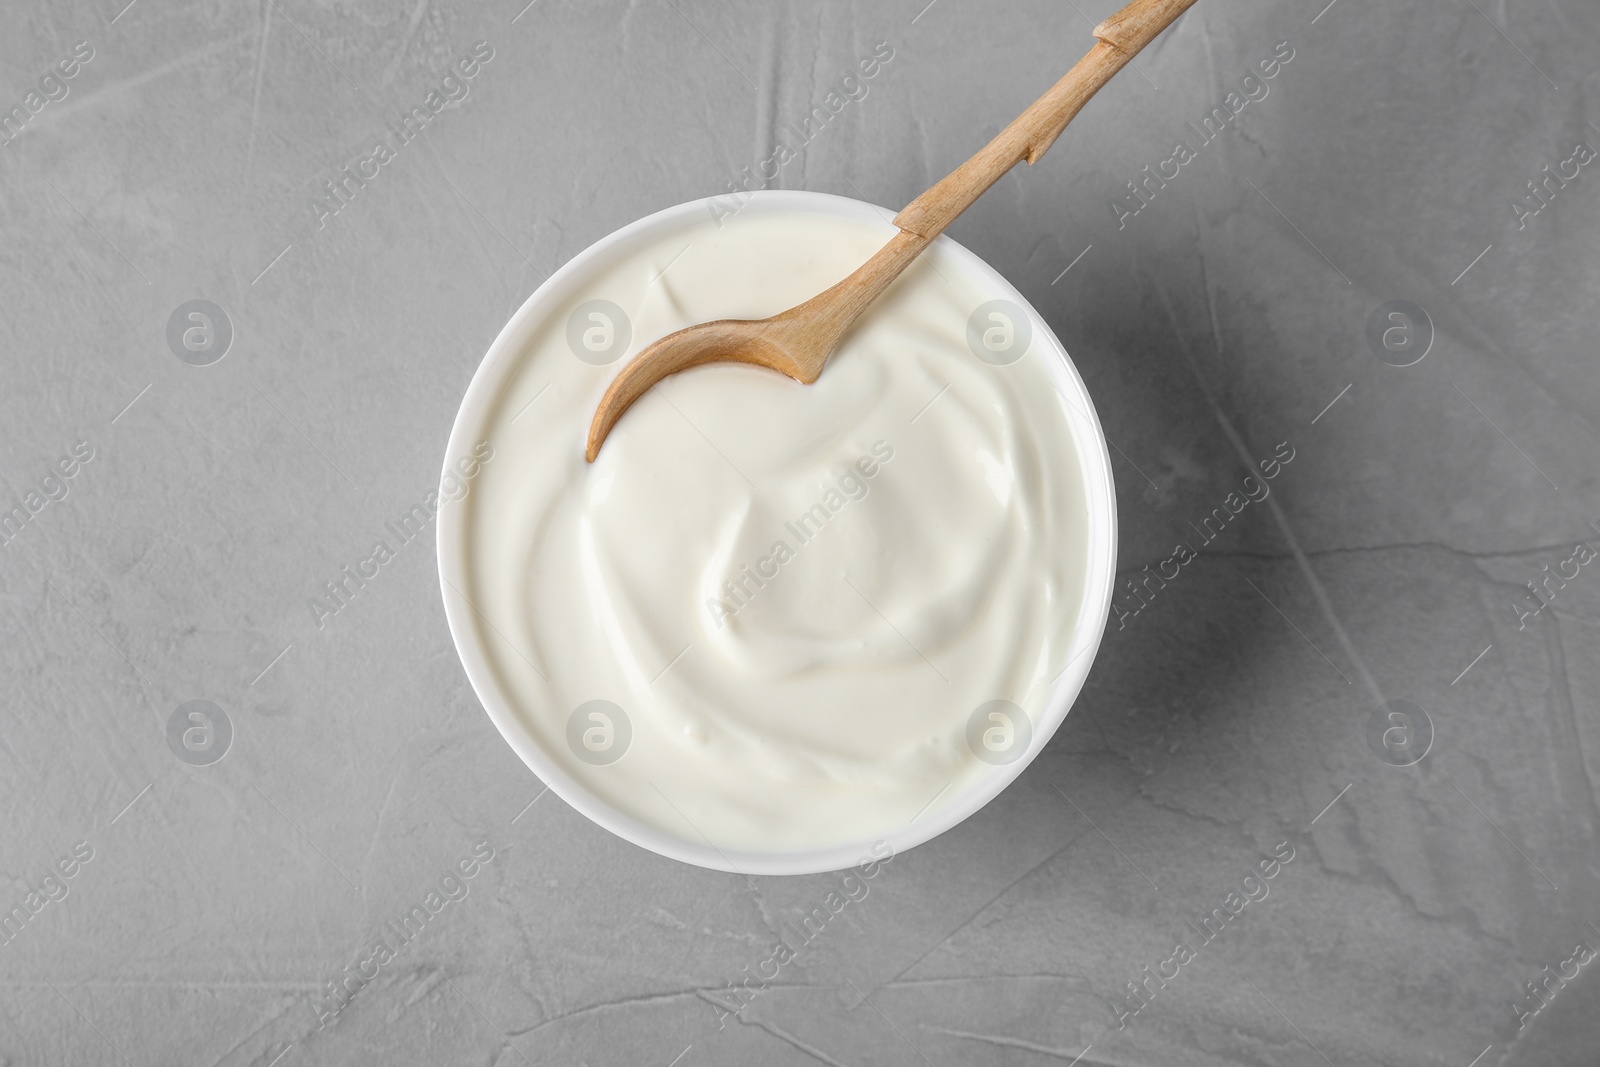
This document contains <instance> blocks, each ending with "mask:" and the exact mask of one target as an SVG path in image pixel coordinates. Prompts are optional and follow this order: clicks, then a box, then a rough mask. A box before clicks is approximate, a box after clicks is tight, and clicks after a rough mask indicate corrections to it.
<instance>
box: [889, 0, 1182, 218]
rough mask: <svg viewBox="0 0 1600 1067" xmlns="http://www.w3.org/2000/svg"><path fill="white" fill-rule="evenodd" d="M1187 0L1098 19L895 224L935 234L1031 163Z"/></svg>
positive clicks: (1138, 5)
mask: <svg viewBox="0 0 1600 1067" xmlns="http://www.w3.org/2000/svg"><path fill="white" fill-rule="evenodd" d="M1194 2H1195V0H1133V2H1132V3H1130V4H1129V5H1128V6H1127V7H1124V8H1123V9H1122V10H1121V11H1118V12H1117V13H1116V14H1115V15H1112V16H1111V17H1110V18H1108V19H1106V20H1105V21H1104V22H1102V23H1100V25H1098V26H1096V27H1095V28H1094V35H1095V37H1096V38H1098V41H1097V43H1096V44H1095V46H1094V47H1093V48H1092V49H1090V50H1089V54H1088V55H1086V56H1084V57H1083V58H1082V59H1080V60H1079V61H1078V63H1077V65H1076V66H1074V67H1073V68H1072V69H1071V70H1069V71H1067V73H1066V75H1065V76H1064V77H1062V79H1061V80H1060V81H1058V82H1056V84H1055V85H1054V86H1052V87H1051V88H1050V90H1049V91H1048V92H1046V93H1045V94H1044V95H1043V96H1041V97H1040V98H1039V99H1038V100H1036V101H1034V102H1033V104H1032V105H1030V106H1029V108H1028V109H1027V110H1026V111H1024V112H1023V113H1022V114H1020V115H1018V116H1017V118H1016V120H1015V121H1013V122H1012V123H1011V125H1009V126H1007V127H1006V128H1005V129H1003V130H1001V131H1000V133H999V134H998V135H996V136H995V139H994V140H992V141H990V142H989V143H988V144H987V145H985V146H984V147H983V148H981V149H979V150H978V153H977V154H976V155H974V156H973V157H972V158H971V159H969V160H967V161H966V162H965V163H963V164H961V166H959V167H957V168H956V169H955V170H953V171H951V172H950V174H949V175H947V176H946V177H945V178H943V179H941V180H940V181H939V182H938V184H936V185H934V186H933V188H931V189H929V190H928V191H927V192H925V193H923V194H922V195H921V196H919V197H917V198H916V199H915V200H913V201H912V202H911V203H910V204H908V205H907V206H906V209H905V210H904V211H902V212H900V214H899V215H897V216H896V217H895V220H894V224H895V225H896V226H898V227H900V229H902V230H905V231H907V232H909V233H914V234H917V235H918V236H919V237H923V238H925V239H927V240H930V241H931V240H932V239H933V238H935V237H937V236H939V234H941V233H943V232H944V229H945V227H946V226H949V225H950V224H951V223H952V222H954V221H955V219H956V216H958V215H960V214H961V213H962V212H963V211H965V210H967V208H969V207H971V206H972V203H973V201H975V200H977V199H978V197H980V196H982V195H983V194H984V193H985V192H986V191H988V189H989V187H990V186H991V185H993V184H994V183H995V182H997V181H999V180H1000V179H1001V178H1002V177H1004V176H1005V174H1006V172H1007V171H1009V170H1010V169H1011V168H1012V167H1014V166H1016V165H1017V164H1018V163H1020V162H1022V161H1023V160H1027V161H1028V162H1029V163H1037V162H1038V161H1039V157H1040V156H1043V155H1044V154H1045V152H1047V151H1048V150H1049V148H1050V146H1051V145H1052V144H1055V141H1056V138H1057V137H1059V136H1061V131H1062V130H1064V129H1066V128H1067V123H1069V122H1071V121H1072V119H1073V116H1075V115H1077V113H1078V111H1079V109H1080V108H1082V107H1083V105H1084V104H1086V103H1088V102H1089V98H1090V97H1092V96H1094V94H1095V93H1097V92H1099V91H1100V88H1101V86H1103V85H1105V83H1106V82H1108V81H1110V80H1111V76H1112V75H1113V74H1115V73H1117V71H1119V70H1121V69H1122V68H1123V67H1124V66H1126V65H1127V63H1128V61H1129V60H1130V59H1132V58H1133V57H1134V56H1136V55H1138V54H1139V50H1140V49H1142V48H1143V47H1144V46H1145V45H1147V44H1149V43H1150V42H1151V41H1153V40H1155V39H1156V37H1157V36H1158V35H1159V34H1160V33H1161V31H1162V30H1164V29H1166V28H1167V27H1168V26H1170V25H1171V24H1172V23H1173V22H1174V21H1176V20H1177V18H1178V16H1179V15H1181V14H1183V13H1184V12H1185V11H1187V10H1188V9H1189V8H1190V6H1191V5H1193V4H1194Z"/></svg>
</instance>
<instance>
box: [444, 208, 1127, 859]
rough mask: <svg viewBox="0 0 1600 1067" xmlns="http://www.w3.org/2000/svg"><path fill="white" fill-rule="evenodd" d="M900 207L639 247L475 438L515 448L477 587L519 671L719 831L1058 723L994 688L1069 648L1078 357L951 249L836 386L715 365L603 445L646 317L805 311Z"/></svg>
mask: <svg viewBox="0 0 1600 1067" xmlns="http://www.w3.org/2000/svg"><path fill="white" fill-rule="evenodd" d="M892 233H893V229H892V228H891V227H890V226H889V224H888V223H886V222H885V223H881V224H875V223H867V222H863V221H857V220H852V219H845V218H837V217H831V216H825V215H817V214H811V213H796V214H794V215H792V216H791V215H774V214H772V213H770V212H767V213H758V212H750V213H747V214H745V215H740V216H736V217H734V218H733V219H731V220H724V222H723V224H722V225H721V226H718V225H716V224H715V223H714V222H713V220H712V219H711V217H710V215H709V214H708V215H706V216H705V219H704V222H703V223H702V222H686V223H684V224H683V225H682V226H680V227H679V228H678V229H677V230H676V231H674V232H672V233H670V234H668V235H666V236H664V237H662V238H660V239H655V240H653V242H652V243H648V244H647V245H644V246H642V247H637V248H636V249H635V250H633V251H631V252H627V253H626V254H623V255H621V256H620V257H613V258H612V260H611V261H610V263H609V266H607V267H606V268H605V269H604V270H601V271H598V272H597V273H596V274H595V275H594V276H593V277H592V279H591V280H588V281H586V282H585V284H584V286H583V288H582V292H581V293H580V294H579V295H577V296H576V297H574V298H573V299H572V300H570V301H569V302H568V303H567V304H566V306H565V307H564V308H563V309H562V310H561V312H560V313H559V314H557V315H554V316H552V317H551V318H549V319H548V321H546V322H544V323H542V324H541V325H540V326H539V327H538V329H537V330H536V331H535V332H534V333H533V335H532V336H531V337H530V338H529V340H528V342H527V343H526V344H525V345H523V346H522V347H521V349H520V351H519V353H518V355H517V357H516V359H515V362H514V364H513V365H511V366H510V367H509V368H508V369H507V370H506V372H505V373H504V374H503V375H502V378H501V382H500V385H499V388H498V393H497V396H496V400H495V403H494V405H493V406H492V408H491V413H490V415H489V416H488V418H487V419H486V420H485V422H484V424H483V425H482V426H481V428H480V429H479V431H478V432H477V434H476V435H475V436H476V437H477V438H481V439H483V440H487V441H488V442H489V443H490V444H491V445H492V447H493V449H494V452H493V461H492V462H489V463H486V464H484V465H483V467H482V469H481V471H480V472H479V474H478V476H477V479H476V481H475V483H474V484H473V486H472V489H471V493H470V495H469V496H468V497H467V498H466V499H465V501H463V503H462V506H463V507H465V508H467V509H468V510H467V512H466V514H465V516H464V519H463V529H464V541H463V547H464V553H465V560H466V574H467V580H468V585H469V588H467V589H464V590H462V592H463V593H465V594H466V596H467V597H469V598H470V600H471V602H472V605H473V608H474V609H475V612H474V615H475V619H476V623H477V624H478V625H479V626H480V628H481V630H482V640H483V644H484V646H485V647H486V648H487V650H488V656H489V659H490V662H491V664H492V668H493V670H494V671H495V673H496V674H497V676H498V679H497V680H498V681H499V683H500V685H501V687H502V689H503V691H504V692H505V693H506V694H508V695H509V698H510V702H511V703H512V704H513V705H514V708H515V711H516V713H517V714H518V715H520V716H521V717H522V719H523V720H524V722H525V724H526V726H527V728H528V729H529V730H530V731H531V732H532V733H533V735H534V736H535V737H537V738H538V739H539V741H540V743H541V746H542V747H543V748H544V749H545V750H546V751H547V752H548V754H549V755H550V757H551V758H552V759H554V760H556V761H557V762H558V763H559V764H560V765H561V767H562V768H563V769H564V770H565V771H566V772H567V774H569V775H570V776H571V777H572V778H574V779H576V780H577V781H579V782H581V783H582V784H584V785H585V786H587V787H588V788H589V789H590V790H591V791H592V792H593V793H595V794H596V795H598V796H599V797H600V798H602V799H603V800H604V801H606V802H607V803H609V804H610V805H612V806H613V807H614V808H615V809H617V810H618V811H620V812H621V813H623V814H624V815H626V816H629V817H632V818H633V819H636V820H638V821H640V822H642V823H644V824H646V825H648V826H652V827H655V828H658V829H659V830H661V831H664V832H665V833H667V834H670V835H673V836H675V837H678V838H681V839H684V840H687V841H691V842H694V843H696V844H697V845H698V844H700V843H701V842H705V843H709V844H710V845H711V846H712V847H713V848H716V849H718V850H742V851H748V852H784V851H793V850H808V849H825V848H830V847H838V846H841V845H844V844H847V843H852V842H857V841H863V840H869V839H871V838H872V837H874V836H876V835H879V834H883V833H887V832H890V831H893V830H896V829H898V828H903V827H905V826H906V825H907V824H908V823H910V822H911V821H912V820H914V819H916V818H919V817H926V816H927V815H928V813H929V812H932V811H938V810H939V809H940V808H941V807H942V806H944V805H946V804H950V803H953V802H956V801H957V800H958V799H959V798H960V797H962V796H963V795H964V794H966V793H967V792H968V791H969V790H971V789H972V788H973V787H974V786H975V785H976V784H977V783H978V782H979V781H980V780H981V779H983V778H984V777H985V776H986V775H989V774H992V773H997V772H999V771H1000V770H1001V769H1002V766H1001V765H1003V764H1004V763H1006V762H1008V761H1009V760H1011V759H1014V758H1016V757H1017V756H1020V755H1021V747H1025V746H1026V742H1027V737H1028V735H1029V734H1030V726H1029V723H1010V722H1008V721H1007V720H1006V719H1005V718H1004V716H1003V715H1002V716H1001V717H1000V718H996V717H994V715H993V714H990V713H980V709H982V708H984V707H985V706H986V705H989V704H990V702H993V701H1009V702H1011V704H1012V705H1014V706H1015V707H1016V708H1018V709H1020V710H1021V712H1022V714H1023V715H1025V716H1027V717H1028V718H1029V719H1030V721H1031V722H1037V721H1038V718H1039V715H1040V713H1041V711H1042V709H1043V707H1044V705H1045V699H1046V696H1047V693H1048V690H1049V688H1050V684H1051V681H1052V679H1054V678H1055V677H1057V676H1058V675H1059V674H1060V673H1061V671H1062V670H1063V668H1064V667H1066V666H1067V651H1068V648H1069V645H1070V643H1071V639H1072V636H1073V633H1074V628H1075V627H1076V626H1077V625H1078V622H1079V618H1078V616H1079V613H1080V610H1081V604H1082V602H1083V600H1084V595H1083V593H1084V583H1085V574H1086V568H1087V563H1088V561H1087V548H1086V543H1085V542H1086V528H1087V521H1088V520H1087V515H1086V506H1085V494H1084V489H1083V484H1082V475H1081V473H1080V460H1079V457H1078V455H1077V453H1076V451H1075V445H1074V438H1073V435H1072V432H1071V429H1070V426H1069V419H1070V418H1071V417H1072V410H1071V407H1070V405H1069V403H1068V401H1067V400H1066V398H1065V396H1064V395H1063V394H1062V393H1061V392H1059V391H1058V389H1057V387H1056V384H1055V380H1054V379H1053V377H1052V374H1051V369H1050V367H1049V365H1048V364H1049V361H1052V360H1058V359H1059V357H1058V356H1057V355H1056V354H1055V353H1054V351H1053V350H1052V349H1051V348H1050V347H1049V346H1047V345H1046V344H1044V343H1042V341H1041V339H1040V338H1038V337H1034V338H1032V340H1031V343H1030V342H1029V340H1028V337H1027V336H1026V335H1027V333H1028V326H1027V324H1026V323H1025V322H1023V323H1018V322H1016V321H1013V320H1014V318H1015V316H1016V314H1020V313H1021V312H1020V309H1017V308H1015V307H1014V305H1012V306H1010V308H1009V309H1008V308H1007V307H1001V306H998V305H996V306H993V307H991V306H988V305H990V302H992V301H999V300H1003V299H1004V294H1002V293H1000V292H997V291H995V290H996V288H997V287H996V286H995V284H994V282H993V281H992V280H990V279H986V278H985V277H983V276H982V275H981V274H980V273H979V272H977V271H975V270H973V268H972V267H971V266H970V265H968V264H967V263H966V262H965V261H964V260H962V259H960V258H959V257H957V256H954V255H951V254H950V253H949V252H948V251H947V250H946V249H945V248H943V247H940V246H935V247H934V248H933V249H931V250H930V251H929V253H928V254H926V255H925V256H924V257H923V258H922V259H921V260H920V261H918V262H917V263H916V264H915V265H913V267H912V268H911V269H910V270H909V271H908V272H907V273H906V274H905V275H904V276H903V277H902V278H901V279H900V280H899V281H897V282H896V283H895V285H894V286H893V287H892V288H891V289H890V290H889V291H888V292H887V293H886V294H885V296H884V297H883V298H882V299H881V300H880V301H879V302H878V303H877V304H876V305H875V306H874V307H873V308H872V309H871V310H870V311H869V312H868V313H867V315H866V316H865V317H864V318H863V320H862V321H861V323H860V324H859V325H858V326H857V328H856V330H855V331H854V332H853V333H852V334H851V335H850V336H849V337H848V338H847V339H846V341H845V343H844V344H843V346H842V347H841V348H840V349H839V350H838V351H837V352H836V353H835V354H834V356H833V358H832V359H831V360H830V361H829V363H828V366H827V368H826V370H824V372H823V374H822V377H821V379H820V380H819V381H818V382H817V383H816V384H814V385H810V386H803V385H800V384H798V383H796V382H794V381H791V380H790V379H788V378H785V377H783V376H781V375H778V374H776V373H773V372H770V371H765V370H761V369H757V368H752V367H747V366H741V365H714V366H709V367H703V368H698V369H695V370H691V371H689V372H687V373H684V374H681V375H677V376H675V377H672V378H668V379H667V380H666V381H664V382H663V383H662V384H661V385H658V386H657V387H655V388H654V389H653V390H651V392H650V393H648V394H647V395H646V396H645V397H644V398H643V399H642V400H641V401H640V402H639V403H638V404H637V405H635V406H634V407H633V409H632V410H630V411H629V412H628V413H627V415H626V416H624V417H623V419H622V421H621V422H620V423H619V424H618V426H617V428H616V429H615V430H613V431H612V434H611V436H610V438H609V440H608V441H607V442H606V444H605V447H604V449H603V450H602V451H601V453H600V457H599V459H598V460H597V461H596V462H595V463H594V464H593V465H590V464H587V463H585V462H584V458H583V443H584V437H585V433H586V431H587V428H588V425H589V420H590V417H591V416H592V414H593V412H594V409H595V406H596V404H597V402H598V401H599V398H600V395H601V393H602V392H603V391H604V389H605V387H606V385H607V383H608V382H609V381H610V379H611V378H612V377H613V376H614V375H615V373H616V371H617V370H618V369H619V368H620V367H621V366H622V365H623V363H624V361H625V360H626V359H627V358H631V357H632V356H633V355H634V354H635V353H637V352H638V351H639V349H640V348H642V347H643V346H644V345H645V344H647V343H649V342H650V341H651V340H654V339H655V338H658V337H660V336H662V335H664V334H666V333H669V332H671V331H673V330H676V329H679V328H681V327H683V326H686V325H689V324H691V323H695V322H701V321H705V320H709V319H717V318H758V317H763V316H766V315H770V314H773V313H776V312H778V311H781V310H783V309H784V308H787V307H790V306H792V305H794V304H796V303H798V302H800V301H802V300H804V299H806V298H808V297H810V296H812V295H814V294H815V293H817V292H819V291H821V290H822V289H824V288H826V287H828V286H829V285H831V284H833V283H834V282H836V281H838V280H839V279H840V278H842V277H844V276H845V275H846V274H848V273H849V272H850V271H851V270H853V269H854V268H855V267H856V266H858V265H859V264H860V263H862V262H863V261H864V260H866V259H867V258H868V257H869V256H870V255H871V254H872V253H873V252H875V251H876V250H877V249H878V248H879V247H880V246H881V245H882V244H883V242H884V241H885V240H887V238H888V237H889V236H890V235H891V234H892ZM619 312H620V315H619ZM624 344H625V345H626V351H625V352H624V351H622V350H621V346H622V345H624ZM1019 352H1020V355H1019V354H1018V353H1019ZM980 353H981V355H982V358H980ZM608 357H615V358H614V359H613V361H612V362H609V363H606V362H603V361H604V360H606V359H607V358H608ZM1098 621H1099V620H1094V622H1095V624H1096V625H1098ZM975 716H976V725H974V723H975ZM1008 746H1019V747H1018V748H1017V750H1016V751H1014V752H1012V751H1008Z"/></svg>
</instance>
